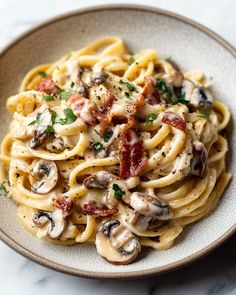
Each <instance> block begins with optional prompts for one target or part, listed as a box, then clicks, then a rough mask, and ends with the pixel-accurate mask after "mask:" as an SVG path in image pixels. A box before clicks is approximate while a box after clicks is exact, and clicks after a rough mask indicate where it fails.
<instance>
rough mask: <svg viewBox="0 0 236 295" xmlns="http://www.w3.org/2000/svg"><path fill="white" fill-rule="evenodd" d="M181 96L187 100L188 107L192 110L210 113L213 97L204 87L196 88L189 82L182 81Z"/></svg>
mask: <svg viewBox="0 0 236 295" xmlns="http://www.w3.org/2000/svg"><path fill="white" fill-rule="evenodd" d="M182 94H183V95H184V97H185V99H186V100H189V107H190V108H192V109H193V110H200V111H210V110H211V109H212V105H213V97H212V95H211V93H210V91H209V90H208V89H206V88H204V87H198V86H197V87H196V86H195V85H194V84H193V83H192V82H191V81H189V80H184V82H183V87H182Z"/></svg>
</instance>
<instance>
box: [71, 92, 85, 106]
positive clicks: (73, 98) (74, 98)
mask: <svg viewBox="0 0 236 295" xmlns="http://www.w3.org/2000/svg"><path fill="white" fill-rule="evenodd" d="M81 98H83V96H82V95H81V94H80V93H78V92H75V93H72V94H71V95H70V97H69V99H68V101H69V103H70V104H72V103H75V102H78V101H79V100H80V99H81Z"/></svg>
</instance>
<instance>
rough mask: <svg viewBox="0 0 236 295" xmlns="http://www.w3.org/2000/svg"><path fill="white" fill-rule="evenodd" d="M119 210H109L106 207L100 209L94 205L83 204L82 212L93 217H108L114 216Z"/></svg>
mask: <svg viewBox="0 0 236 295" xmlns="http://www.w3.org/2000/svg"><path fill="white" fill-rule="evenodd" d="M118 211H119V210H118V209H117V208H116V207H112V208H111V209H109V208H107V207H100V206H97V205H95V204H84V206H83V208H82V212H83V213H85V214H88V215H93V216H95V217H109V216H111V215H114V214H116V213H117V212H118Z"/></svg>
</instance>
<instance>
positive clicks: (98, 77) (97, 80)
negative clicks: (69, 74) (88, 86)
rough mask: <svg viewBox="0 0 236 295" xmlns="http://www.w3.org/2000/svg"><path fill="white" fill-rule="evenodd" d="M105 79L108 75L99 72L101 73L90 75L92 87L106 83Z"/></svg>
mask: <svg viewBox="0 0 236 295" xmlns="http://www.w3.org/2000/svg"><path fill="white" fill-rule="evenodd" d="M107 77H108V74H107V73H104V72H102V71H101V72H98V73H94V74H92V76H91V81H92V83H93V84H94V85H100V84H102V83H104V82H105V81H106V79H107Z"/></svg>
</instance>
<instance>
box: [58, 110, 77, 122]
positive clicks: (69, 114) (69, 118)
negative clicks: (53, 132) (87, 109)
mask: <svg viewBox="0 0 236 295" xmlns="http://www.w3.org/2000/svg"><path fill="white" fill-rule="evenodd" d="M63 112H64V114H65V118H60V117H58V116H57V114H56V113H55V112H52V122H53V123H58V124H61V125H68V124H71V123H73V122H74V121H75V120H76V119H77V117H76V115H75V114H74V113H73V111H72V110H71V109H65V110H63Z"/></svg>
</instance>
